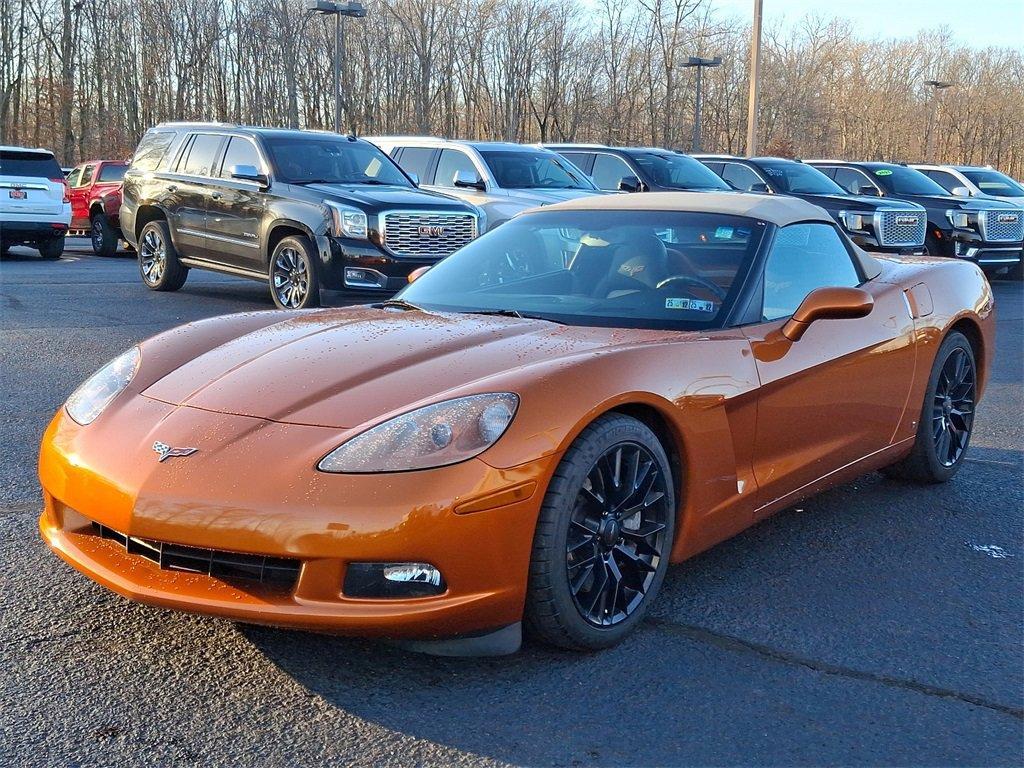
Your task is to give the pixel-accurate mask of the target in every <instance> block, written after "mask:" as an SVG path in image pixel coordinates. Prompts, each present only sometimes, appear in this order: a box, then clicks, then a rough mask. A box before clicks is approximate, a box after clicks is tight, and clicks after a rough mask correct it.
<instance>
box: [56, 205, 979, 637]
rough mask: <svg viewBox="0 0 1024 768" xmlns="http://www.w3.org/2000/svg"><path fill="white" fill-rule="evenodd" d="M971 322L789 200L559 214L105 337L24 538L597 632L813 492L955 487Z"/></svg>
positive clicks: (462, 619) (94, 571) (329, 603)
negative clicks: (872, 482) (120, 340)
mask: <svg viewBox="0 0 1024 768" xmlns="http://www.w3.org/2000/svg"><path fill="white" fill-rule="evenodd" d="M427 234H429V233H427ZM425 236H426V235H425ZM993 324H994V312H993V300H992V294H991V291H990V288H989V285H988V283H987V282H986V280H985V277H984V276H983V274H982V273H981V271H980V270H979V269H978V268H977V267H976V266H974V265H973V264H970V263H963V262H957V261H956V260H953V259H928V258H923V257H922V258H915V259H903V260H895V259H893V260H889V259H879V258H874V257H871V256H869V255H867V254H865V253H864V252H862V251H860V250H859V249H857V248H856V247H855V246H854V245H853V244H852V243H851V242H850V241H849V240H848V239H847V237H846V236H845V235H844V234H843V233H842V231H841V230H839V229H838V228H837V227H836V226H835V223H834V222H833V220H832V219H831V218H830V217H829V216H828V215H827V214H826V213H825V212H824V211H822V210H820V209H819V208H817V207H815V206H813V205H810V204H809V203H806V202H803V201H801V200H795V199H786V198H783V197H768V196H764V195H747V194H740V193H721V194H696V193H665V194H661V193H651V194H646V195H615V196H611V195H610V196H607V197H597V198H586V199H581V200H576V201H572V202H568V203H563V204H558V205H552V206H549V207H546V208H544V209H542V210H537V211H534V212H530V213H527V214H524V215H521V216H519V217H517V218H515V219H513V220H512V221H510V222H508V223H506V224H504V225H502V226H501V227H498V228H496V229H494V230H493V231H492V232H490V233H488V234H486V235H484V236H483V237H481V238H480V239H478V240H476V241H475V242H473V243H471V244H470V245H468V246H466V247H465V248H463V249H462V250H460V251H458V252H457V253H455V254H454V255H452V256H450V257H449V258H447V259H445V260H444V261H442V262H441V263H439V264H438V265H437V266H435V267H434V268H433V269H431V270H430V271H429V272H427V273H425V274H423V275H422V276H420V277H419V279H418V280H416V281H415V282H413V283H412V284H411V285H409V286H408V287H407V288H406V289H405V290H404V291H403V292H402V293H401V294H400V295H399V296H398V297H397V298H395V299H392V300H389V301H382V302H380V303H377V304H371V305H368V306H363V307H355V308H347V309H327V310H312V311H294V312H283V311H282V312H277V311H273V312H254V313H247V314H237V315H229V316H226V317H217V318H212V319H209V320H205V321H202V322H196V323H191V324H189V325H186V326H183V327H180V328H176V329H174V330H171V331H168V332H166V333H162V334H160V335H158V336H155V337H153V338H151V339H148V340H146V341H144V342H142V343H141V344H139V345H138V346H136V347H133V348H132V349H130V350H128V351H127V352H125V353H124V354H123V355H121V356H120V357H118V358H116V359H114V360H113V361H111V362H110V363H108V364H107V365H106V366H105V367H103V368H102V369H101V370H100V371H98V372H97V373H96V374H94V375H93V376H92V377H91V378H90V379H88V380H87V381H86V382H85V383H84V384H82V385H81V387H79V388H78V389H77V390H76V391H75V392H74V394H72V395H71V397H70V398H69V400H68V401H67V403H66V405H65V406H64V407H63V408H62V409H61V410H60V412H59V413H58V414H57V415H56V416H55V418H54V419H53V421H52V423H51V424H50V425H49V428H48V429H47V430H46V434H45V436H44V438H43V443H42V452H41V456H40V461H39V473H40V478H41V481H42V486H43V489H44V495H45V509H44V511H43V514H42V519H41V521H40V527H41V530H42V535H43V538H44V539H45V540H46V542H47V543H48V544H49V545H50V547H52V548H53V550H54V551H55V552H56V553H57V554H59V555H60V556H61V557H62V558H64V559H65V560H67V561H68V562H69V563H71V564H72V565H73V566H74V567H76V568H78V569H79V570H81V571H82V572H84V573H85V574H87V575H88V576H90V577H91V578H92V579H94V580H96V581H98V582H100V583H101V584H104V585H106V586H107V587H109V588H111V589H113V590H114V591H116V592H118V593H120V594H122V595H125V596H127V597H129V598H132V599H134V600H138V601H141V602H144V603H149V604H151V605H156V606H162V607H167V608H177V609H181V610H186V611H195V612H198V613H206V614H212V615H215V616H223V617H228V618H231V619H236V620H239V621H245V622H259V623H266V624H273V625H278V626H285V627H297V628H305V629H313V630H323V631H331V632H336V633H341V634H349V635H362V636H377V637H382V638H389V639H392V640H397V641H403V642H405V643H406V644H408V645H411V646H412V647H414V648H418V649H422V650H428V651H433V652H436V653H445V654H460V653H466V654H497V653H507V652H512V651H514V650H515V649H516V648H518V647H519V644H520V640H521V636H522V633H523V629H524V628H525V630H526V631H527V632H528V633H529V634H530V635H532V636H533V637H535V638H538V639H540V640H543V641H546V642H549V643H553V644H556V645H559V646H564V647H569V648H576V649H594V648H601V647H605V646H609V645H611V644H613V643H615V642H617V641H619V640H620V639H622V638H623V637H624V636H625V635H626V634H628V633H629V632H630V631H632V630H633V629H635V628H636V626H637V624H638V623H639V622H640V621H641V620H642V619H643V616H644V614H645V612H646V611H647V609H648V608H649V606H650V604H651V602H652V601H653V600H654V599H655V597H656V595H657V593H658V589H659V587H660V586H661V584H662V581H663V579H664V577H665V572H666V570H667V568H668V566H669V563H670V562H678V561H680V560H684V559H685V558H687V557H689V556H691V555H693V554H694V553H697V552H700V551H701V550H704V549H706V548H708V547H710V546H712V545H714V544H715V543H716V542H720V541H722V540H723V539H725V538H727V537H729V536H732V535H733V534H735V533H737V532H739V531H742V530H743V529H744V528H746V527H747V526H749V525H751V524H752V523H754V522H756V521H757V520H759V519H761V518H763V517H765V516H766V515H769V514H771V513H773V512H775V511H777V510H779V509H782V508H784V507H787V506H790V505H792V504H794V503H795V502H796V501H798V500H799V499H801V498H803V497H805V496H807V495H809V494H812V493H815V492H818V491H820V490H822V489H824V488H826V487H828V486H831V485H834V484H836V483H842V482H845V481H848V480H850V479H851V478H853V477H855V476H857V475H860V474H862V473H865V472H869V471H872V470H879V469H881V470H884V471H885V472H887V473H890V474H891V475H894V476H899V477H902V478H906V479H908V480H912V481H922V482H937V481H943V480H947V479H949V478H950V477H952V476H953V475H954V474H955V473H956V471H957V470H958V469H959V468H960V465H961V463H962V462H963V457H964V452H965V451H966V450H967V444H968V441H969V439H970V435H971V427H972V422H973V419H974V409H975V407H976V406H977V404H978V401H979V400H980V398H981V395H982V391H983V388H984V385H985V380H986V375H987V371H988V369H989V362H990V356H991V350H992V333H993Z"/></svg>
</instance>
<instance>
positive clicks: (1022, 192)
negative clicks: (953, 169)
mask: <svg viewBox="0 0 1024 768" xmlns="http://www.w3.org/2000/svg"><path fill="white" fill-rule="evenodd" d="M962 173H963V175H964V176H966V177H967V178H968V179H970V180H971V181H972V182H973V183H974V184H975V186H977V187H978V189H980V190H981V191H982V192H984V193H985V194H986V195H1003V196H1005V197H1024V188H1022V187H1021V186H1020V185H1019V184H1018V183H1017V182H1015V181H1014V180H1013V179H1011V178H1010V177H1009V176H1005V175H1003V174H1001V173H999V171H988V170H985V171H962Z"/></svg>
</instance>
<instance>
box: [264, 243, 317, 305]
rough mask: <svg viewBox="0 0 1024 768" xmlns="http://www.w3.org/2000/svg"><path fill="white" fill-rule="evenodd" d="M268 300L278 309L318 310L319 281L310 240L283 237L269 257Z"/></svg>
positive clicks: (314, 253) (314, 254)
mask: <svg viewBox="0 0 1024 768" xmlns="http://www.w3.org/2000/svg"><path fill="white" fill-rule="evenodd" d="M270 296H271V298H273V300H274V305H275V306H276V307H277V308H278V309H309V308H311V307H319V306H320V279H319V276H318V275H317V271H316V252H315V251H314V249H313V244H312V243H310V242H309V239H308V238H306V237H302V236H299V235H291V236H289V237H285V238H283V239H282V240H281V242H279V243H278V244H277V245H276V246H274V252H273V253H272V254H271V255H270Z"/></svg>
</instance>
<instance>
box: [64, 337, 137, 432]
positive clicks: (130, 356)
mask: <svg viewBox="0 0 1024 768" xmlns="http://www.w3.org/2000/svg"><path fill="white" fill-rule="evenodd" d="M141 359H142V355H141V354H140V352H139V348H138V347H132V348H131V349H129V350H128V351H127V352H125V353H124V354H122V355H120V356H118V357H115V358H114V359H113V360H111V361H110V362H109V363H107V364H106V365H104V366H103V367H102V368H100V369H99V370H98V371H96V373H94V374H93V375H92V376H90V377H89V378H88V379H86V380H85V381H83V382H82V384H81V386H79V387H78V389H76V390H75V391H74V392H72V393H71V397H69V398H68V401H67V403H66V404H65V405H64V408H65V409H66V410H67V412H68V416H70V417H71V418H72V419H74V420H75V421H77V422H78V423H79V424H81V425H82V426H83V427H84V426H85V425H86V424H91V423H92V422H93V421H94V420H95V419H96V417H97V416H99V415H100V414H101V413H103V409H104V408H106V407H107V406H108V405H110V402H111V400H113V399H114V398H115V397H117V396H118V395H119V394H121V393H122V392H124V390H125V387H127V386H128V384H129V383H131V380H132V379H133V378H134V377H135V372H136V371H137V370H139V361H140V360H141Z"/></svg>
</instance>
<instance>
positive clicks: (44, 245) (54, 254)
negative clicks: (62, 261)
mask: <svg viewBox="0 0 1024 768" xmlns="http://www.w3.org/2000/svg"><path fill="white" fill-rule="evenodd" d="M36 248H38V249H39V255H40V256H42V257H43V258H44V259H49V260H51V261H52V260H54V259H59V258H60V256H61V254H62V253H64V235H61V236H60V237H54V238H51V239H50V240H44V241H43V242H41V243H38V244H37V245H36Z"/></svg>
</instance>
